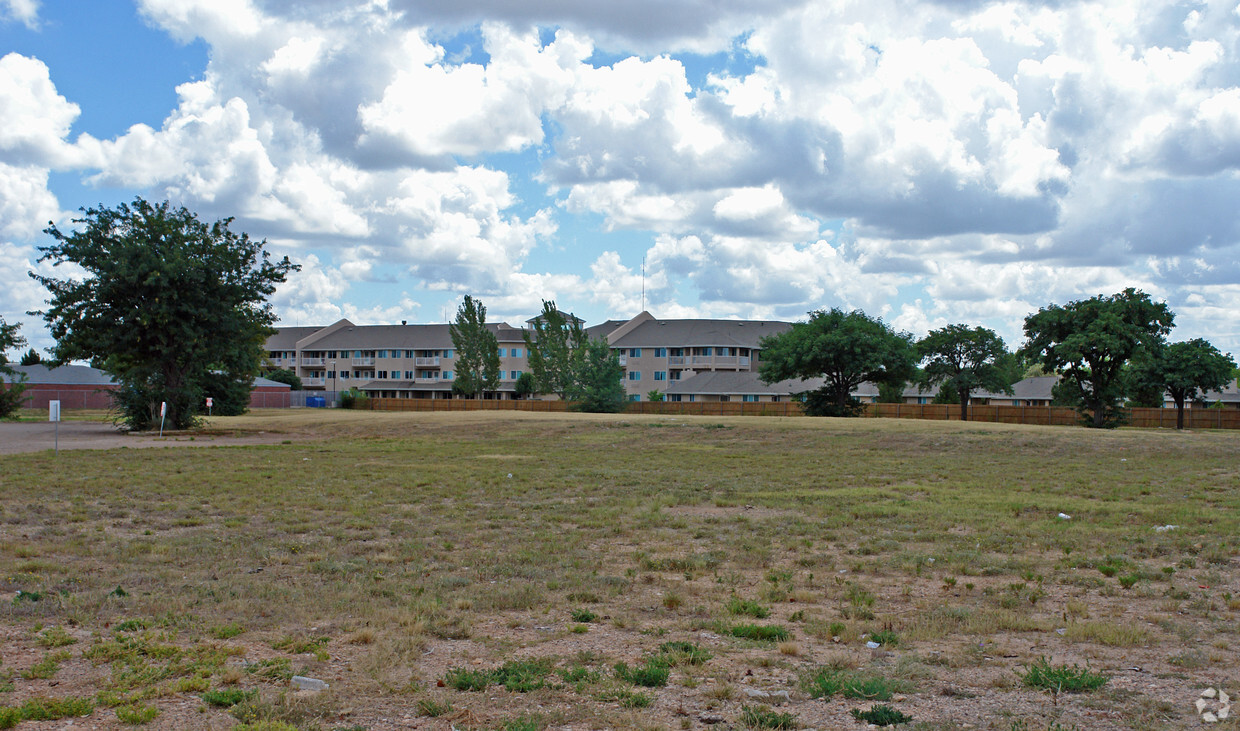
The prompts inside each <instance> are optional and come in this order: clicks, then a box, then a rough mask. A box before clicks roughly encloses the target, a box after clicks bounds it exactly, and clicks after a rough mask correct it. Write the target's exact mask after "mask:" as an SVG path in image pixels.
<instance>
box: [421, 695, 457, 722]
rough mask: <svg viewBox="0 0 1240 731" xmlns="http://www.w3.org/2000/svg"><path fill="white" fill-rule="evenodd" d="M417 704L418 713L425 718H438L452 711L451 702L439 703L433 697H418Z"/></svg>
mask: <svg viewBox="0 0 1240 731" xmlns="http://www.w3.org/2000/svg"><path fill="white" fill-rule="evenodd" d="M417 706H418V715H419V716H425V717H427V718H438V717H439V716H446V715H448V714H449V713H452V704H451V703H440V702H439V701H437V700H435V699H434V698H419V699H418V703H417Z"/></svg>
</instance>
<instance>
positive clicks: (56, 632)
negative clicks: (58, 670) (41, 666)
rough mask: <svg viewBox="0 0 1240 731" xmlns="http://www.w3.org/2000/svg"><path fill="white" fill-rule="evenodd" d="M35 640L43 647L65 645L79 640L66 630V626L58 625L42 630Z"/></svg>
mask: <svg viewBox="0 0 1240 731" xmlns="http://www.w3.org/2000/svg"><path fill="white" fill-rule="evenodd" d="M35 642H37V643H38V644H39V645H40V646H41V647H49V648H50V647H64V646H66V645H72V644H73V643H75V642H77V640H75V639H73V638H72V637H70V636H69V633H68V632H66V631H65V628H64V627H60V626H56V627H49V628H48V629H45V630H43V631H42V632H40V633H39V636H38V638H36V640H35Z"/></svg>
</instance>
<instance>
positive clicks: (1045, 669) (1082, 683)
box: [1017, 657, 1110, 693]
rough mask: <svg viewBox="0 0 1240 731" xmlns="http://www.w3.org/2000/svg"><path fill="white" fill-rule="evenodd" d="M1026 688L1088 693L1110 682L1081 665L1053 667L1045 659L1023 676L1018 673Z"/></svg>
mask: <svg viewBox="0 0 1240 731" xmlns="http://www.w3.org/2000/svg"><path fill="white" fill-rule="evenodd" d="M1017 675H1018V676H1019V677H1020V682H1021V683H1022V684H1023V685H1024V686H1025V687H1026V688H1034V689H1037V690H1046V691H1050V692H1052V693H1087V692H1089V691H1091V690H1098V689H1099V688H1101V687H1102V686H1104V685H1106V684H1107V682H1108V681H1109V680H1110V678H1108V677H1107V676H1105V675H1102V674H1099V673H1095V672H1093V671H1092V670H1090V669H1089V668H1083V667H1081V666H1079V665H1076V664H1073V665H1071V666H1069V665H1051V664H1050V661H1048V660H1047V659H1046V658H1045V657H1042V658H1039V659H1038V661H1037V662H1035V663H1033V664H1032V665H1030V666H1029V668H1028V670H1026V671H1025V673H1024V674H1023V675H1021V674H1020V673H1017Z"/></svg>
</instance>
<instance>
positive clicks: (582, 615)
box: [572, 609, 598, 623]
mask: <svg viewBox="0 0 1240 731" xmlns="http://www.w3.org/2000/svg"><path fill="white" fill-rule="evenodd" d="M572 617H573V621H574V622H583V623H589V622H593V621H594V620H596V619H598V615H597V614H595V613H594V612H591V611H590V610H589V609H574V610H573V612H572Z"/></svg>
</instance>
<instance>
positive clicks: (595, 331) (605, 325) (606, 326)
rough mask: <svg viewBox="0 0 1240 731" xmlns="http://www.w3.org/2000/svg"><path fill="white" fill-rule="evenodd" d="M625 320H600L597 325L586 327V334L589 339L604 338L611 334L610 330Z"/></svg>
mask: <svg viewBox="0 0 1240 731" xmlns="http://www.w3.org/2000/svg"><path fill="white" fill-rule="evenodd" d="M626 322H628V320H608V321H607V322H601V323H599V324H597V325H591V326H590V327H587V328H586V335H587V336H588V337H589V338H590V339H591V340H594V339H597V338H605V337H607V336H608V335H610V334H611V332H612V330H615V329H616V328H618V327H620V326H621V325H623V324H624V323H626Z"/></svg>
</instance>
